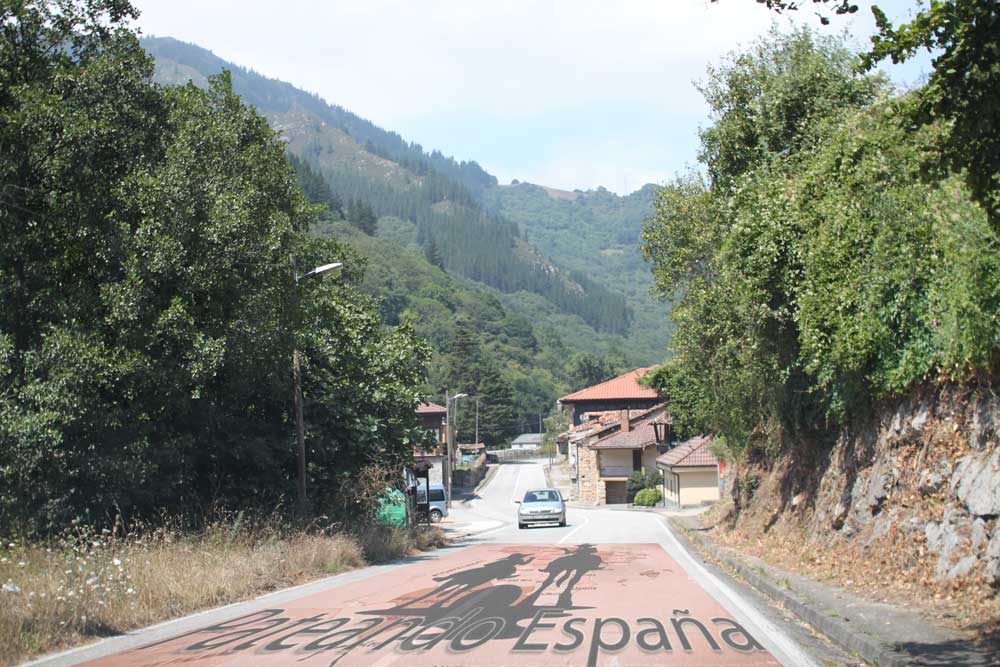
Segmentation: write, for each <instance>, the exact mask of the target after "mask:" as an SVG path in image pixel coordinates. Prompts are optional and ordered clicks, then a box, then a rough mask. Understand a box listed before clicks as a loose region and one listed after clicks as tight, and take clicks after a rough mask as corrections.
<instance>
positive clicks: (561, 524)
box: [559, 517, 566, 528]
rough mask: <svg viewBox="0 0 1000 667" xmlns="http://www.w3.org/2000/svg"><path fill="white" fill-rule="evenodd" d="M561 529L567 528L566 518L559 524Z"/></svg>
mask: <svg viewBox="0 0 1000 667" xmlns="http://www.w3.org/2000/svg"><path fill="white" fill-rule="evenodd" d="M559 527H560V528H565V527H566V517H563V518H562V521H560V522H559Z"/></svg>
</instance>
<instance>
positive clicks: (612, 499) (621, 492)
mask: <svg viewBox="0 0 1000 667" xmlns="http://www.w3.org/2000/svg"><path fill="white" fill-rule="evenodd" d="M605 484H606V486H605V492H606V496H607V500H606V502H607V503H608V504H609V505H611V504H613V503H624V502H627V500H628V494H627V492H626V489H625V482H605Z"/></svg>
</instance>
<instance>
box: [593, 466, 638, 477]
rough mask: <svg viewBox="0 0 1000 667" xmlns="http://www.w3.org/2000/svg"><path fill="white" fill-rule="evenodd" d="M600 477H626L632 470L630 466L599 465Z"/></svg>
mask: <svg viewBox="0 0 1000 667" xmlns="http://www.w3.org/2000/svg"><path fill="white" fill-rule="evenodd" d="M600 470H601V477H628V476H629V475H631V474H632V473H633V472H635V471H634V470H632V466H612V465H601V466H600Z"/></svg>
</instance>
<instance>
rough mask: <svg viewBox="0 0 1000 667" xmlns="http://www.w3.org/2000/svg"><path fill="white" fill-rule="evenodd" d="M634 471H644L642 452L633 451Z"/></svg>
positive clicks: (638, 450)
mask: <svg viewBox="0 0 1000 667" xmlns="http://www.w3.org/2000/svg"><path fill="white" fill-rule="evenodd" d="M632 470H633V471H638V470H642V450H641V449H633V450H632Z"/></svg>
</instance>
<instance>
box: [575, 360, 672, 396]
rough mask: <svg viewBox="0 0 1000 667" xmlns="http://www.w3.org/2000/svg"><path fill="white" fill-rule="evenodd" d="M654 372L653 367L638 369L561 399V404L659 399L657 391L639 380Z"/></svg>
mask: <svg viewBox="0 0 1000 667" xmlns="http://www.w3.org/2000/svg"><path fill="white" fill-rule="evenodd" d="M651 370H653V367H652V366H650V367H647V368H637V369H635V370H634V371H629V372H628V373H625V374H624V375H619V376H618V377H616V378H613V379H611V380H608V381H607V382H602V383H600V384H595V385H594V386H592V387H587V388H585V389H581V390H580V391H577V392H574V393H572V394H567V395H566V396H563V397H562V398H560V399H559V401H560V402H561V403H573V402H575V401H602V400H605V401H606V400H614V399H628V398H639V399H648V398H659V396H660V395H659V394H658V393H657V392H656V390H655V389H649V388H647V387H643V386H642V385H640V384H639V383H638V382H637V380H638V379H639V378H641V377H642V376H643V375H645V374H646V373H648V372H649V371H651Z"/></svg>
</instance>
